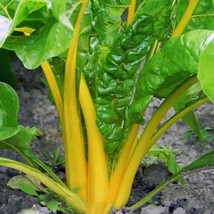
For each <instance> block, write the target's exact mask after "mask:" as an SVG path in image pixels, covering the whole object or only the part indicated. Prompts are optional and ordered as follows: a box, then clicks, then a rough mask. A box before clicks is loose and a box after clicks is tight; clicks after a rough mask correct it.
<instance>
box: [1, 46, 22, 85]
mask: <svg viewBox="0 0 214 214" xmlns="http://www.w3.org/2000/svg"><path fill="white" fill-rule="evenodd" d="M0 59H1V60H0V68H1V69H0V81H2V82H5V83H7V84H9V85H10V86H12V87H13V88H17V86H18V85H17V80H16V77H15V75H14V74H13V72H12V69H11V66H10V60H9V54H8V51H6V50H4V49H1V48H0Z"/></svg>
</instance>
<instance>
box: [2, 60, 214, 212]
mask: <svg viewBox="0 0 214 214" xmlns="http://www.w3.org/2000/svg"><path fill="white" fill-rule="evenodd" d="M14 70H15V73H16V76H17V78H18V81H19V88H18V90H17V92H18V94H19V97H20V106H21V107H20V114H19V122H20V124H22V125H24V126H27V127H32V126H36V127H37V128H38V129H40V130H41V131H42V132H43V135H42V136H41V137H39V138H37V139H35V140H34V142H33V144H32V147H33V149H34V151H35V153H36V154H37V155H38V156H39V157H41V158H43V160H45V161H48V159H47V157H50V156H51V155H52V153H53V151H54V149H55V148H57V147H58V146H59V145H60V144H61V143H62V142H61V138H60V133H59V131H58V121H57V113H56V110H55V107H54V106H53V105H52V104H51V103H50V101H49V100H48V98H47V89H46V88H45V86H44V84H43V83H42V82H41V81H40V78H41V77H42V73H41V71H40V70H36V71H27V70H26V69H25V68H23V66H22V65H21V63H20V62H19V61H18V60H17V61H15V62H14ZM156 106H157V101H156V102H154V104H153V105H152V106H151V107H150V109H149V112H152V111H154V110H155V109H156ZM197 114H198V116H199V121H200V123H201V125H202V126H203V127H207V128H209V131H208V133H209V135H212V136H213V135H214V106H213V105H212V104H206V105H204V106H202V107H200V108H199V109H198V110H197ZM187 130H188V128H187V127H186V126H185V125H184V123H183V122H181V121H180V122H178V123H177V124H176V125H174V126H173V127H172V128H171V129H170V130H168V132H167V133H166V134H165V135H164V137H162V138H161V139H160V140H159V142H158V143H159V145H165V146H171V147H173V148H174V149H177V152H176V155H177V162H178V163H179V165H180V166H181V167H182V166H185V165H186V164H188V163H190V162H191V161H193V160H194V159H195V158H196V157H199V156H200V155H202V154H204V153H206V152H208V151H211V150H213V148H214V140H213V139H212V140H207V141H206V143H205V144H204V145H200V143H199V141H198V140H197V139H196V138H195V137H194V136H192V137H191V138H190V139H188V140H185V139H184V138H183V136H184V133H185V132H186V131H187ZM0 156H4V157H10V158H14V159H18V160H19V159H20V157H19V156H18V155H17V154H14V153H11V152H8V151H0ZM61 168H63V167H61ZM61 168H60V174H61V175H60V176H62V177H64V175H63V170H61ZM58 169H59V168H58ZM19 174H21V173H20V172H17V171H15V170H11V169H7V168H4V167H0V214H16V213H19V214H25V213H28V214H30V213H34V214H48V213H52V212H50V211H49V210H48V209H47V208H46V207H43V206H42V205H41V204H40V203H39V201H38V199H37V198H36V197H32V196H29V195H26V194H24V193H22V192H21V191H19V190H12V189H10V188H9V187H7V182H8V181H9V179H11V178H12V177H13V176H15V175H19ZM169 175H170V174H169V172H168V171H167V169H166V167H165V166H164V165H163V164H162V163H158V164H156V163H153V164H151V165H149V166H147V167H146V166H144V165H142V166H140V167H139V170H138V172H137V175H136V178H135V181H134V184H133V189H132V195H131V197H130V201H129V204H130V205H132V204H133V203H135V202H137V201H139V200H140V199H141V198H142V197H143V196H145V194H147V193H148V192H150V191H151V190H152V189H153V188H154V187H155V186H157V185H158V184H159V183H160V182H161V181H163V180H164V179H166V178H167V177H168V176H169ZM185 180H186V184H185V185H180V184H177V183H173V184H170V185H168V187H167V188H166V189H165V190H163V191H162V192H161V193H159V194H158V195H157V196H155V197H154V199H153V204H147V205H145V206H144V207H143V208H141V209H139V210H138V211H135V212H134V213H142V214H171V213H173V214H184V213H187V214H214V169H205V170H203V171H198V172H196V173H191V174H188V175H186V176H185ZM29 209H30V211H29ZM26 210H28V211H26ZM112 213H117V214H122V213H130V214H131V213H133V212H131V211H129V210H128V209H127V208H124V209H122V210H120V211H112Z"/></svg>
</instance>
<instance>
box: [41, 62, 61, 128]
mask: <svg viewBox="0 0 214 214" xmlns="http://www.w3.org/2000/svg"><path fill="white" fill-rule="evenodd" d="M41 67H42V70H43V73H44V75H45V78H46V79H47V81H48V85H49V87H50V90H51V93H52V95H53V98H54V102H55V105H56V108H57V111H58V114H59V118H60V121H61V124H62V126H63V124H64V122H63V104H62V97H61V94H60V91H59V87H58V85H57V82H56V79H55V77H54V74H53V71H52V69H51V67H50V64H49V63H48V61H45V62H43V63H42V64H41Z"/></svg>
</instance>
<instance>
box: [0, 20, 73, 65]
mask: <svg viewBox="0 0 214 214" xmlns="http://www.w3.org/2000/svg"><path fill="white" fill-rule="evenodd" d="M61 32H64V33H63V34H62V33H61ZM72 32H73V31H71V30H70V29H68V28H67V27H66V26H65V25H63V24H62V23H60V22H57V21H56V20H55V19H54V18H53V17H50V18H49V20H48V22H47V24H46V25H45V26H44V27H41V28H40V29H38V30H37V31H35V32H33V33H32V34H31V35H30V36H27V37H26V36H10V37H8V39H7V40H6V42H5V43H4V45H3V48H5V49H9V50H14V51H15V52H16V54H17V56H18V57H19V58H20V59H21V60H22V62H23V63H24V65H25V67H26V68H29V69H34V68H37V67H38V66H39V65H40V64H41V63H42V62H44V61H45V60H47V59H48V58H50V57H54V56H57V55H59V54H60V53H62V52H64V51H65V50H66V49H68V47H69V45H70V39H71V37H72Z"/></svg>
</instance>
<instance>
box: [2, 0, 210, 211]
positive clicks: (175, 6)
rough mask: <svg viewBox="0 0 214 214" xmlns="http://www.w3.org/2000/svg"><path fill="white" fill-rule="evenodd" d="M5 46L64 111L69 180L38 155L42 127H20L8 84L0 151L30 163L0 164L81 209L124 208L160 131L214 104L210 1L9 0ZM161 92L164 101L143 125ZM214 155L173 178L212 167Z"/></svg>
mask: <svg viewBox="0 0 214 214" xmlns="http://www.w3.org/2000/svg"><path fill="white" fill-rule="evenodd" d="M0 47H1V48H2V49H6V50H12V51H15V53H16V55H17V56H18V57H19V59H20V60H21V61H22V62H23V64H24V66H25V67H26V68H28V69H34V68H37V67H39V66H41V68H42V70H43V72H44V76H45V77H46V81H47V85H48V86H49V90H50V93H51V97H52V101H53V102H54V104H55V105H56V108H57V111H58V115H59V121H60V129H61V133H62V138H63V142H64V156H65V171H66V184H65V183H63V181H62V180H61V179H60V178H59V177H58V176H57V175H56V174H55V173H54V172H53V171H52V170H51V169H50V168H49V167H48V166H47V165H46V164H45V163H43V162H42V161H41V160H40V159H38V158H37V157H36V156H35V155H34V154H33V153H32V151H31V148H30V144H31V140H32V138H33V137H34V136H35V135H36V129H35V128H30V129H27V128H24V127H23V126H21V125H19V124H18V122H17V114H18V108H19V101H18V97H17V95H16V93H15V92H14V90H13V89H12V88H11V87H10V86H8V85H7V84H5V83H0V148H3V149H11V150H15V151H16V152H18V153H19V154H21V155H22V156H23V157H24V159H25V160H26V163H20V162H17V161H14V160H10V159H8V158H3V157H2V158H0V165H2V166H7V167H11V168H14V169H17V170H20V171H22V172H24V173H26V174H28V175H30V176H32V177H34V178H35V179H36V180H38V181H40V182H41V183H42V184H43V185H45V186H46V187H47V188H48V189H49V190H50V191H52V192H55V193H56V194H57V195H58V196H60V197H61V198H62V199H63V200H64V201H65V202H66V203H67V204H68V206H69V207H71V208H73V209H75V210H76V211H77V212H79V213H90V214H98V213H108V212H110V210H111V208H113V207H114V208H116V209H119V208H121V207H122V206H124V205H125V204H126V203H127V201H128V198H129V195H130V191H131V187H132V183H133V180H134V176H135V173H136V171H137V168H138V166H139V164H140V163H141V161H142V159H143V158H144V157H145V156H146V154H147V153H148V151H149V149H150V148H151V147H152V146H153V145H154V144H155V143H156V141H157V140H158V139H159V138H160V136H162V135H163V134H164V132H165V131H166V130H167V129H168V128H169V127H170V126H171V125H173V124H174V123H175V122H176V121H177V120H179V119H181V118H183V117H184V116H185V115H186V114H188V113H190V112H192V111H193V109H194V108H196V107H198V106H199V105H201V104H203V103H205V102H207V101H208V100H211V101H214V85H213V79H214V71H213V68H214V60H213V58H214V2H213V1H212V0H189V1H186V0H161V1H160V0H142V1H140V0H109V1H102V0H81V1H80V0H54V1H51V0H37V1H35V0H1V1H0ZM195 87H197V90H193V88H195ZM188 91H191V96H190V97H189V99H183V98H182V97H183V96H186V95H185V94H186V93H187V92H188ZM154 97H156V98H159V99H161V100H162V104H161V105H160V106H159V107H158V108H157V111H156V112H155V113H154V114H153V115H151V119H150V121H149V122H148V123H146V124H144V114H146V109H147V107H148V105H149V104H150V103H151V102H152V99H153V98H154ZM178 102H179V103H182V105H180V104H179V105H178ZM176 105H177V106H179V108H177V109H176V110H177V112H176V114H175V115H173V116H172V117H171V118H169V119H168V120H167V121H165V122H164V123H161V121H162V120H163V119H164V118H165V116H166V113H167V112H168V110H169V109H170V108H171V107H173V106H175V107H176ZM181 106H182V107H181ZM141 125H142V126H141ZM140 127H143V131H142V130H140ZM187 152H189V151H187ZM213 155H214V154H213V152H210V153H209V154H208V155H206V156H204V157H203V158H201V159H199V161H198V162H197V164H195V163H194V164H193V167H192V165H191V167H189V168H188V167H187V168H185V169H183V170H181V171H179V172H176V173H175V175H174V177H173V178H172V179H171V180H173V181H174V180H175V179H178V177H179V176H180V174H182V173H184V172H186V171H187V170H192V169H196V168H200V167H204V166H213V164H214V163H213ZM163 186H165V185H162V186H161V188H162V187H163ZM159 189H160V188H159ZM133 209H134V208H133Z"/></svg>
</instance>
